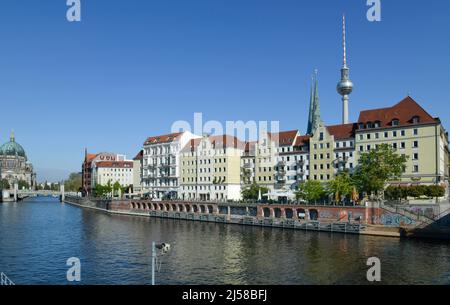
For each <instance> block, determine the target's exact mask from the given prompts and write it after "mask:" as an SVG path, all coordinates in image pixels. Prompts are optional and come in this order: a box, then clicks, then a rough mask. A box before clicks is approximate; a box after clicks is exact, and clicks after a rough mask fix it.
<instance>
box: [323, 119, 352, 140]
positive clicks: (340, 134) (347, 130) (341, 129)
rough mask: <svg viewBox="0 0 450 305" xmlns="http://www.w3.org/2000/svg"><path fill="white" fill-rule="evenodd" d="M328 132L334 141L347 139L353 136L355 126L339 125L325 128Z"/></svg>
mask: <svg viewBox="0 0 450 305" xmlns="http://www.w3.org/2000/svg"><path fill="white" fill-rule="evenodd" d="M327 129H328V132H329V133H330V134H331V135H333V136H334V139H335V140H339V139H341V140H342V139H349V138H353V137H354V136H355V129H356V124H354V123H351V124H341V125H333V126H327Z"/></svg>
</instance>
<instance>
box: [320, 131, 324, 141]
mask: <svg viewBox="0 0 450 305" xmlns="http://www.w3.org/2000/svg"><path fill="white" fill-rule="evenodd" d="M319 141H323V132H321V133H320V138H319Z"/></svg>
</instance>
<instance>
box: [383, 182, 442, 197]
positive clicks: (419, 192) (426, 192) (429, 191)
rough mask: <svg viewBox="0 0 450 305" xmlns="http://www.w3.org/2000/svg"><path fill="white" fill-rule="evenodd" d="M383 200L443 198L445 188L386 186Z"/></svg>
mask: <svg viewBox="0 0 450 305" xmlns="http://www.w3.org/2000/svg"><path fill="white" fill-rule="evenodd" d="M384 195H385V198H386V199H388V200H400V199H406V198H407V197H413V198H420V197H423V196H426V197H428V198H435V197H443V196H444V195H445V187H443V186H440V185H413V186H408V187H404V186H388V187H387V188H386V190H385V191H384Z"/></svg>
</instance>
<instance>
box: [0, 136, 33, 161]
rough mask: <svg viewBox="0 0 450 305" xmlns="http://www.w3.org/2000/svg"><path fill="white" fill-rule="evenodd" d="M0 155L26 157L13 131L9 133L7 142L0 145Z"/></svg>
mask: <svg viewBox="0 0 450 305" xmlns="http://www.w3.org/2000/svg"><path fill="white" fill-rule="evenodd" d="M0 155H2V156H19V157H24V158H26V157H27V156H26V154H25V150H24V149H23V147H22V146H21V145H20V144H19V143H16V140H15V137H14V134H13V133H11V137H10V140H9V142H8V143H5V144H3V145H2V146H1V147H0Z"/></svg>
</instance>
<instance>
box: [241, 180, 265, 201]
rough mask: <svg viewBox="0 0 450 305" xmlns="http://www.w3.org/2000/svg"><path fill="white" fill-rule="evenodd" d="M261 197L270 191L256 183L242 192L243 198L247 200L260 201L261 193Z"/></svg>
mask: <svg viewBox="0 0 450 305" xmlns="http://www.w3.org/2000/svg"><path fill="white" fill-rule="evenodd" d="M260 191H261V195H263V194H266V193H267V192H268V191H269V190H268V189H267V188H266V187H261V186H259V185H257V184H256V183H253V184H252V185H250V186H249V187H247V188H245V189H243V190H242V191H241V194H242V198H243V199H245V200H258V197H259V192H260Z"/></svg>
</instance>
